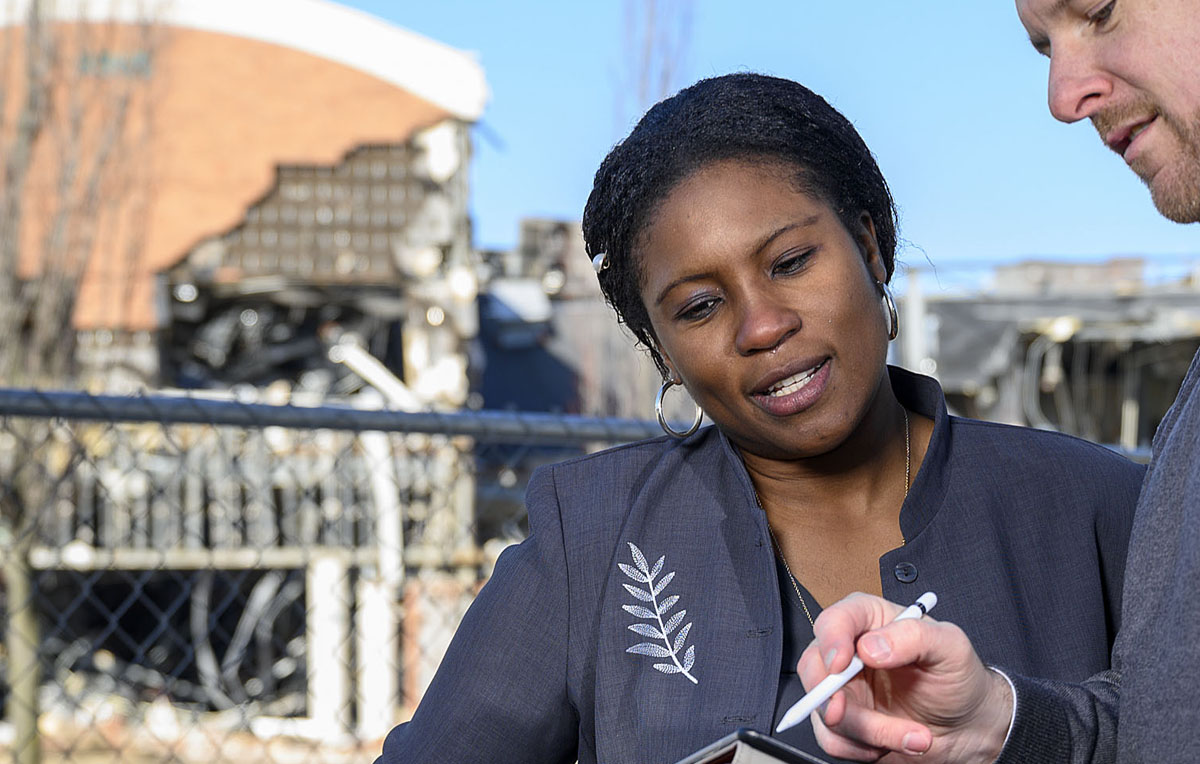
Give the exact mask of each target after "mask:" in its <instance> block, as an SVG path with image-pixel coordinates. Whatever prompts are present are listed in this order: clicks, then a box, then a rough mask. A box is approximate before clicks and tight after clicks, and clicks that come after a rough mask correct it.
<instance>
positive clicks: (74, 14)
mask: <svg viewBox="0 0 1200 764" xmlns="http://www.w3.org/2000/svg"><path fill="white" fill-rule="evenodd" d="M30 1H31V0H0V26H9V25H13V24H20V23H23V20H24V18H25V14H26V12H27V11H28V8H29V3H30ZM147 6H150V8H149V10H148V7H147ZM52 7H53V8H54V15H55V17H56V18H58V19H61V20H77V19H83V20H86V21H93V22H103V21H116V22H118V23H137V22H140V21H144V20H145V19H146V18H147V17H149V18H152V19H155V20H156V21H158V22H159V23H163V24H166V25H168V26H178V27H186V28H191V29H199V30H203V31H207V32H218V33H221V34H227V35H232V36H235V37H245V38H247V39H251V40H259V41H261V42H267V43H272V44H275V45H282V46H285V47H288V48H295V49H296V50H300V51H304V52H306V53H311V54H312V55H315V56H320V57H321V58H325V59H328V60H330V61H335V62H337V63H339V64H344V65H345V66H349V67H351V68H353V69H357V70H359V71H362V72H365V73H367V74H370V75H372V76H374V77H377V78H379V79H381V80H383V81H385V82H389V83H391V84H393V85H395V86H396V87H399V88H403V89H404V90H407V91H409V92H411V93H413V94H414V95H416V96H419V97H421V98H423V99H425V100H426V101H429V102H431V103H433V104H435V105H437V106H440V107H442V108H443V109H445V110H446V111H448V112H450V113H451V114H453V115H454V116H456V117H458V118H460V119H463V120H466V121H469V122H474V121H476V120H478V119H479V118H480V116H482V115H483V108H484V106H485V105H486V104H487V99H488V88H487V81H486V80H485V78H484V74H483V67H482V66H481V65H480V64H479V61H478V60H477V59H476V57H475V56H474V55H473V54H471V53H467V52H464V51H460V50H457V49H455V48H451V47H450V46H448V45H444V44H442V43H440V42H437V41H435V40H431V39H429V38H428V37H424V36H422V35H419V34H417V33H415V32H411V31H409V30H407V29H403V28H401V27H398V26H396V25H394V24H391V23H389V22H387V21H384V20H383V19H380V18H378V17H376V16H372V15H371V14H369V13H365V12H363V11H359V10H356V9H354V8H347V7H346V6H343V5H339V4H337V3H334V2H330V0H165V1H160V2H159V3H158V4H157V6H155V4H154V3H153V2H151V3H146V2H144V0H140V1H139V0H109V1H108V2H99V1H97V0H90V1H89V0H58V2H56V3H54V4H53V6H52Z"/></svg>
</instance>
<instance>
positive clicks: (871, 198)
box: [583, 73, 896, 378]
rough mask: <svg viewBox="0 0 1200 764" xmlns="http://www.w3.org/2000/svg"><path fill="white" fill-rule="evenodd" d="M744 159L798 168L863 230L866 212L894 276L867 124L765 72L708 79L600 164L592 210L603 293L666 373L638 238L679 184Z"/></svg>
mask: <svg viewBox="0 0 1200 764" xmlns="http://www.w3.org/2000/svg"><path fill="white" fill-rule="evenodd" d="M726 159H745V160H748V161H755V162H759V161H761V162H769V163H778V164H780V165H782V166H784V167H787V168H791V169H794V170H795V171H796V174H795V178H794V180H795V183H796V184H797V187H798V188H800V189H801V190H803V191H804V192H805V193H810V194H813V195H815V196H817V197H818V198H820V199H822V200H823V201H824V202H825V203H827V204H828V205H829V206H830V207H832V208H833V210H834V211H835V212H836V213H837V215H838V217H839V218H840V219H841V221H842V224H843V225H844V226H845V227H846V229H847V230H850V231H854V230H856V228H857V226H858V225H859V218H860V216H861V215H862V213H863V212H864V211H865V212H866V213H868V214H869V215H870V216H871V220H872V222H873V223H874V224H875V235H876V238H877V239H878V243H879V249H880V253H881V254H882V258H883V263H884V267H885V268H886V269H887V278H888V279H889V280H890V279H891V277H892V270H893V267H894V262H895V252H896V208H895V204H894V202H893V201H892V194H891V192H890V191H889V190H888V186H887V181H885V180H884V179H883V174H882V173H881V172H880V171H879V166H878V165H877V164H876V163H875V158H874V157H873V156H872V155H871V151H870V149H868V148H867V145H866V144H865V143H864V142H863V140H862V138H861V137H860V136H859V134H858V131H856V130H855V129H854V126H853V125H851V124H850V121H849V120H847V119H846V118H845V117H843V116H842V115H841V114H840V113H839V112H838V111H837V110H836V109H834V108H833V107H832V106H830V105H829V104H828V103H826V102H825V99H823V98H821V96H819V95H817V94H816V93H814V92H812V91H811V90H809V89H808V88H806V87H804V86H803V85H801V84H799V83H797V82H792V81H791V80H785V79H780V78H778V77H768V76H766V75H762V74H750V73H739V74H727V75H724V76H722V77H713V78H710V79H706V80H701V81H699V82H697V83H696V84H695V85H692V86H691V87H688V88H685V89H683V90H681V91H679V93H677V94H675V95H674V96H672V97H670V98H668V99H666V100H664V101H661V102H660V103H658V104H656V105H655V106H654V107H653V108H651V109H650V111H648V112H646V115H645V116H644V117H642V119H641V120H640V121H639V122H638V124H637V126H636V127H634V129H633V132H632V133H630V134H629V137H627V138H626V139H625V140H623V141H621V142H620V143H618V144H617V145H616V146H615V147H614V148H613V150H612V151H610V152H609V153H608V156H607V157H605V159H604V161H603V162H602V163H601V164H600V169H599V170H597V171H596V179H595V182H594V183H593V185H592V193H591V194H590V195H589V196H588V201H587V206H586V207H584V211H583V237H584V241H585V242H586V243H587V252H588V256H589V257H594V256H596V255H598V254H599V253H601V252H603V253H606V254H607V265H606V267H605V269H604V270H603V271H601V272H600V287H601V289H603V291H604V296H605V298H606V299H607V300H608V302H609V304H610V305H612V307H613V309H614V310H616V312H617V317H618V318H619V319H620V320H621V321H622V322H624V323H625V325H626V326H628V327H629V329H630V330H631V331H632V332H633V333H634V335H635V336H636V337H637V339H638V340H639V341H640V342H641V343H642V344H643V345H645V346H646V347H647V348H648V349H649V351H650V355H651V357H652V358H653V359H654V362H655V364H656V365H657V366H658V368H659V371H661V372H662V373H663V377H664V378H666V375H667V373H668V372H667V368H666V365H665V364H664V363H663V359H662V358H661V356H660V355H659V353H658V351H657V350H656V348H655V343H654V335H653V331H652V329H651V326H650V317H649V315H648V314H647V312H646V307H645V305H644V304H643V303H642V297H641V283H642V274H641V270H640V267H639V263H638V262H637V259H636V257H635V249H636V247H637V244H638V239H639V237H640V236H641V234H642V233H643V231H644V230H645V228H646V226H647V225H648V224H649V222H650V218H651V216H652V215H653V213H654V211H655V209H656V207H657V206H658V204H659V203H660V202H662V201H663V200H664V199H665V198H666V197H667V195H668V194H669V193H670V192H671V190H672V189H674V188H675V187H676V186H677V185H678V184H679V183H680V182H682V181H683V180H684V179H686V178H687V177H688V176H690V175H691V174H692V173H694V172H695V171H696V170H699V169H700V168H701V167H703V166H705V165H707V164H709V163H711V162H715V161H720V160H726Z"/></svg>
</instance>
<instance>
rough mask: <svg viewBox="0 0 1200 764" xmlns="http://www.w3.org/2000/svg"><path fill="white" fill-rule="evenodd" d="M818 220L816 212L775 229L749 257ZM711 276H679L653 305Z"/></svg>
mask: <svg viewBox="0 0 1200 764" xmlns="http://www.w3.org/2000/svg"><path fill="white" fill-rule="evenodd" d="M820 220H821V213H819V212H818V213H816V214H814V215H809V216H808V217H806V218H804V219H803V220H797V221H795V222H793V223H788V224H787V225H783V226H780V227H779V228H777V229H775V230H774V231H772V232H771V233H769V234H767V235H766V236H764V237H763V238H761V239H760V240H759V241H758V243H757V244H755V246H754V249H753V250H751V251H750V254H751V256H753V255H757V254H758V253H760V252H762V251H763V250H764V249H766V248H767V246H768V245H770V243H771V242H773V241H775V240H776V239H778V238H779V237H780V236H782V235H783V234H785V233H787V232H788V231H794V230H796V229H797V228H808V227H809V226H813V225H816V224H817V223H818V222H819V221H820ZM712 275H713V274H712V273H691V274H688V275H687V276H680V277H679V278H677V279H675V280H674V281H672V282H671V283H670V284H667V285H666V286H665V287H663V289H662V291H661V292H659V293H658V297H657V298H656V299H655V300H654V304H655V305H656V306H658V305H661V304H662V302H663V300H665V299H667V295H668V294H670V293H671V290H672V289H674V288H675V287H677V286H679V285H680V284H686V283H688V282H689V281H701V280H703V279H706V278H709V277H710V276H712Z"/></svg>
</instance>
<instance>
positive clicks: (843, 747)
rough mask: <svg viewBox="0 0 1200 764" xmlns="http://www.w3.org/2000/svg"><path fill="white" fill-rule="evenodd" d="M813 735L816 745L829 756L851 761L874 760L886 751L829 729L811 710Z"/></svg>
mask: <svg viewBox="0 0 1200 764" xmlns="http://www.w3.org/2000/svg"><path fill="white" fill-rule="evenodd" d="M812 726H813V735H814V736H815V737H816V739H817V745H819V746H821V749H822V750H824V751H825V753H827V754H829V755H830V756H835V757H837V758H839V759H850V760H852V761H875V760H877V759H879V758H880V757H881V756H883V755H884V754H886V753H887V750H885V749H881V748H872V747H871V746H868V745H865V744H863V743H861V742H859V741H857V740H853V739H851V738H848V737H846V736H845V735H841V734H839V733H837V732H834V731H833V730H831V729H830V728H829V727H828V726H827V725H826V724H825V723H824V722H823V721H821V717H820V715H818V714H817V713H816V712H813V715H812Z"/></svg>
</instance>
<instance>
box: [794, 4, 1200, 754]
mask: <svg viewBox="0 0 1200 764" xmlns="http://www.w3.org/2000/svg"><path fill="white" fill-rule="evenodd" d="M1017 12H1018V14H1019V15H1020V17H1021V21H1022V23H1023V24H1024V25H1025V28H1026V29H1027V30H1028V32H1029V37H1030V40H1031V41H1032V43H1033V45H1034V47H1035V48H1036V49H1037V50H1038V51H1039V52H1040V53H1042V54H1043V55H1046V56H1048V57H1049V58H1050V83H1049V103H1050V111H1051V112H1052V113H1053V114H1054V116H1055V117H1056V118H1058V119H1060V120H1062V121H1064V122H1074V121H1077V120H1081V119H1090V120H1091V121H1092V123H1093V124H1094V125H1095V127H1096V129H1097V131H1098V132H1099V133H1100V137H1101V139H1102V140H1103V141H1104V142H1105V144H1107V145H1108V146H1109V147H1110V148H1111V149H1112V150H1113V151H1115V152H1117V153H1118V154H1120V155H1121V156H1122V157H1123V158H1124V160H1125V162H1126V163H1127V164H1128V165H1129V167H1130V169H1132V170H1133V171H1134V172H1135V173H1137V175H1138V176H1139V177H1140V178H1141V179H1142V180H1143V181H1144V182H1145V183H1146V185H1147V187H1148V188H1149V189H1150V195H1151V198H1152V199H1153V201H1154V204H1155V206H1156V207H1157V208H1158V210H1159V211H1160V212H1161V213H1162V214H1163V215H1164V216H1166V217H1167V218H1170V219H1171V220H1174V221H1177V222H1180V223H1191V222H1198V221H1200V1H1198V0H1017ZM1198 380H1200V354H1198V356H1197V358H1196V359H1193V362H1192V367H1191V369H1189V371H1188V374H1187V377H1186V378H1185V380H1184V382H1183V385H1182V387H1181V388H1180V391H1179V396H1178V398H1177V399H1176V402H1175V405H1174V406H1173V407H1172V409H1171V411H1170V412H1169V413H1168V415H1167V417H1166V418H1165V419H1164V420H1163V422H1162V424H1161V425H1160V426H1159V429H1158V432H1157V433H1156V435H1155V439H1154V451H1153V457H1152V459H1151V463H1150V468H1149V471H1148V472H1147V476H1146V482H1145V484H1144V486H1143V488H1142V494H1141V497H1140V500H1139V502H1138V511H1137V517H1136V519H1135V523H1134V529H1133V536H1132V539H1131V543H1130V551H1129V558H1128V563H1127V571H1126V576H1125V592H1124V598H1123V600H1124V605H1123V609H1124V613H1123V618H1122V625H1121V632H1120V634H1119V635H1118V637H1117V640H1116V645H1115V646H1114V649H1113V667H1112V670H1110V671H1106V672H1103V673H1101V674H1098V675H1096V676H1094V677H1092V678H1091V679H1089V680H1088V681H1087V682H1084V683H1082V684H1079V685H1067V684H1062V683H1054V682H1045V681H1039V680H1036V679H1030V678H1025V677H1018V676H1014V677H1011V681H1010V678H1008V677H1005V676H1004V675H1003V674H1001V673H999V672H998V671H988V670H987V669H986V668H985V667H984V666H983V664H982V663H981V662H980V660H979V659H978V658H977V657H976V655H975V653H974V650H973V649H972V648H971V646H970V643H969V642H968V641H967V639H966V637H965V636H964V635H963V633H962V632H961V631H960V630H958V629H957V628H956V627H954V626H953V625H952V624H942V623H937V622H935V621H933V620H931V619H922V620H920V621H916V620H909V621H901V622H897V623H895V624H891V625H886V626H885V624H888V622H889V621H890V620H891V618H892V617H894V615H895V614H896V613H897V612H898V611H899V607H898V606H896V605H893V604H892V603H887V602H884V601H883V600H880V599H878V598H875V597H868V596H867V595H855V596H853V597H850V598H848V599H846V600H843V601H842V602H840V603H838V604H837V605H835V606H833V607H831V608H829V609H828V610H826V611H825V612H824V613H823V614H822V616H821V617H820V618H819V619H818V620H817V624H816V628H815V632H816V636H817V639H816V641H815V642H814V643H813V645H811V646H810V647H809V649H808V650H807V651H806V652H805V654H804V656H803V657H802V659H801V661H800V673H801V676H802V678H803V680H804V684H805V685H806V686H808V687H811V686H812V685H813V684H815V683H816V682H817V681H819V680H820V679H822V678H823V677H824V676H825V675H826V674H827V673H828V672H829V671H830V670H831V669H832V670H834V671H836V670H840V669H841V668H843V667H844V666H845V665H846V664H847V663H848V662H849V659H850V656H851V654H852V653H853V651H854V650H855V642H854V640H855V638H856V637H858V636H859V635H862V636H861V638H860V639H859V640H858V643H857V651H858V654H859V656H860V657H861V658H862V659H863V661H864V663H865V664H866V665H867V666H868V667H871V668H869V669H868V670H867V671H866V672H864V674H863V675H861V676H860V678H858V679H856V680H854V681H853V682H852V683H851V684H850V685H848V686H847V690H846V691H845V692H843V693H840V694H839V695H837V696H835V697H834V699H833V700H831V701H830V703H829V704H828V706H827V708H826V710H825V711H824V721H822V720H821V719H816V718H815V719H814V725H815V726H816V728H817V737H818V740H819V741H820V742H821V744H822V745H823V746H825V748H826V750H828V751H829V752H830V753H831V754H834V755H837V756H843V757H846V758H855V759H860V760H873V759H877V758H881V757H883V758H884V760H886V761H892V760H906V759H904V757H903V755H902V753H891V752H907V753H910V754H923V755H922V757H921V760H922V761H926V762H943V761H945V762H976V761H978V762H991V761H998V762H1004V763H1005V764H1007V763H1008V762H1059V761H1069V762H1090V761H1095V762H1111V761H1117V762H1122V763H1124V762H1184V761H1186V762H1194V761H1196V760H1197V759H1200V754H1198V753H1197V749H1198V748H1200V390H1197V385H1198V384H1200V381H1198ZM1030 543H1037V540H1036V539H1031V540H1030ZM1046 585H1047V586H1053V585H1054V584H1053V582H1052V581H1048V582H1046ZM881 627H882V628H881ZM1014 699H1015V702H1014ZM1118 719H1119V720H1120V726H1119V728H1118V725H1117V720H1118ZM997 756H999V758H998V759H997Z"/></svg>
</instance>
